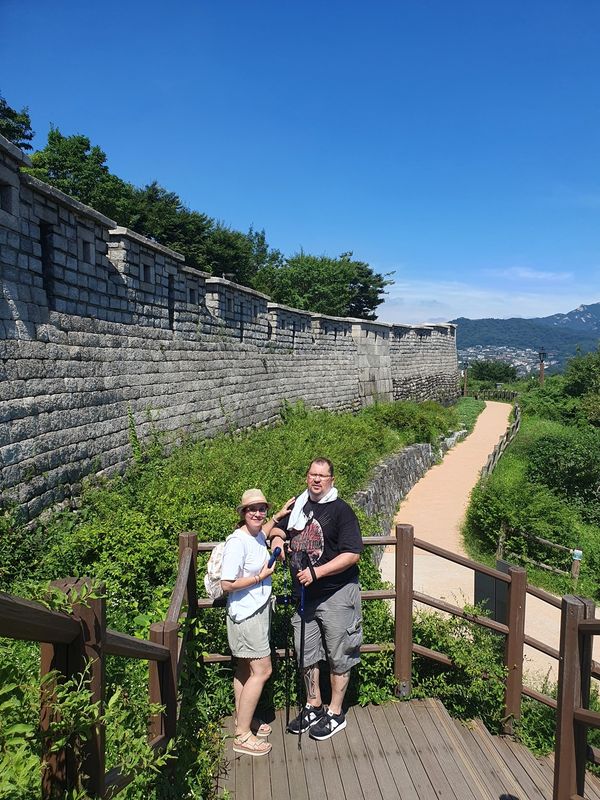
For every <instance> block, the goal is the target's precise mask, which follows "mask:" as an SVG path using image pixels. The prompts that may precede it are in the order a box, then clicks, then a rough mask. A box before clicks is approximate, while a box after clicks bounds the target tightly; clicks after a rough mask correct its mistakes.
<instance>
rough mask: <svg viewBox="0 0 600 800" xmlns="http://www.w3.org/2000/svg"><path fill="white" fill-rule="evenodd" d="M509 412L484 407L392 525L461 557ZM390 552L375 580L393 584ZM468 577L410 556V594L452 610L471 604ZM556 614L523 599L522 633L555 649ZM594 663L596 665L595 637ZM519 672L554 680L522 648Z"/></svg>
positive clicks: (553, 667)
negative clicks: (466, 524)
mask: <svg viewBox="0 0 600 800" xmlns="http://www.w3.org/2000/svg"><path fill="white" fill-rule="evenodd" d="M510 411H511V406H510V405H509V404H508V403H495V402H488V403H487V404H486V407H485V410H484V411H483V412H482V413H481V414H480V415H479V418H478V420H477V424H476V426H475V429H474V431H473V433H472V434H471V435H470V436H468V437H467V438H466V439H465V440H464V441H463V442H460V443H459V444H457V445H456V447H454V448H453V449H452V450H450V451H449V452H448V453H447V454H446V456H445V458H444V460H443V461H442V462H441V463H440V464H436V465H435V466H434V467H432V468H431V469H430V470H429V471H428V472H427V473H426V474H425V475H424V476H423V478H421V480H420V481H419V482H418V483H417V484H416V486H415V487H414V488H413V489H412V490H411V491H410V492H409V494H408V495H407V496H406V498H405V499H404V500H403V501H402V504H401V506H400V510H399V512H398V514H397V516H396V519H395V524H397V523H403V524H409V525H413V526H414V529H415V536H417V537H418V538H419V539H425V540H426V541H428V542H432V543H433V544H436V545H438V546H440V547H443V548H445V549H446V550H450V551H452V552H454V553H461V554H463V555H467V553H466V552H465V550H464V548H463V544H462V539H461V534H460V530H461V526H462V523H463V520H464V516H465V512H466V509H467V506H468V503H469V495H470V493H471V490H472V489H473V487H474V486H475V484H476V483H477V481H478V479H479V472H480V470H481V468H482V467H483V466H484V465H485V463H486V461H487V457H488V455H489V454H490V453H491V451H492V450H493V449H494V446H495V445H496V444H497V442H498V440H499V438H500V437H501V436H502V434H503V433H504V431H505V430H506V427H507V424H508V418H509V415H510ZM394 550H395V548H393V547H388V548H387V550H386V552H385V553H384V555H383V558H382V560H381V565H380V566H381V574H382V576H383V578H384V579H385V580H387V581H390V583H393V582H394ZM473 576H474V573H473V571H472V570H470V569H467V568H466V567H461V566H459V565H456V564H452V563H451V562H449V561H446V560H444V559H440V558H438V557H437V556H434V555H431V554H430V553H425V552H424V551H422V550H418V549H416V550H415V566H414V589H415V590H416V591H419V592H423V593H424V594H428V595H431V596H432V597H437V598H442V599H445V600H448V601H449V602H452V603H455V604H456V605H460V606H463V605H465V603H473V602H474V577H473ZM559 631H560V612H559V610H558V609H555V608H553V607H552V606H549V605H548V604H547V603H544V602H542V601H541V600H537V599H536V598H535V597H531V596H530V595H528V596H527V609H526V616H525V632H526V633H527V634H529V635H530V636H533V637H534V638H535V639H538V640H541V641H543V642H545V643H546V644H549V645H550V646H551V647H555V648H556V649H558V641H559ZM595 638H596V646H595V647H594V658H595V659H596V660H597V661H599V660H600V637H595ZM525 672H526V673H527V674H528V675H529V676H530V678H534V677H535V678H536V679H538V680H541V679H543V678H544V677H545V676H546V675H548V674H549V676H550V677H551V679H552V680H556V679H557V677H558V665H557V661H556V660H555V659H553V658H550V657H549V656H546V655H544V654H542V653H539V652H538V651H537V650H533V649H532V648H529V647H527V646H526V647H525Z"/></svg>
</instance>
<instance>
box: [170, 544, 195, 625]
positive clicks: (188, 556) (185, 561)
mask: <svg viewBox="0 0 600 800" xmlns="http://www.w3.org/2000/svg"><path fill="white" fill-rule="evenodd" d="M192 557H193V553H192V548H191V547H186V548H185V549H184V551H183V554H182V557H181V561H180V562H179V572H178V573H177V580H176V581H175V586H174V588H173V593H172V594H171V602H170V603H169V610H168V611H167V622H179V617H180V616H181V607H182V606H183V601H184V599H185V593H186V589H187V584H188V579H189V574H190V566H191V564H192Z"/></svg>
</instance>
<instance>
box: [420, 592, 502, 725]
mask: <svg viewBox="0 0 600 800" xmlns="http://www.w3.org/2000/svg"><path fill="white" fill-rule="evenodd" d="M467 610H471V611H473V612H474V611H475V609H474V608H472V609H467ZM479 613H481V611H479ZM413 642H414V643H415V644H420V645H423V646H424V647H428V648H430V649H431V650H437V651H438V652H441V653H443V654H444V655H447V656H448V657H449V658H450V659H452V661H453V664H454V666H453V667H446V666H444V665H443V664H439V663H437V662H435V661H431V660H430V659H427V658H420V657H416V658H415V659H414V660H413V691H412V695H411V697H438V698H439V699H440V700H441V701H442V703H443V704H444V705H445V706H446V708H447V709H448V711H449V712H450V714H452V715H453V716H455V717H459V718H461V719H473V718H474V717H480V718H481V719H482V720H483V722H484V723H485V725H486V726H487V727H488V728H489V729H490V730H492V731H493V730H497V729H498V728H499V725H500V721H501V718H502V714H503V706H504V678H505V669H504V667H503V665H502V648H503V644H504V642H503V640H502V639H501V638H500V637H498V636H497V635H495V634H493V633H492V632H491V631H489V630H487V629H486V628H482V627H481V626H480V625H476V624H475V623H472V622H469V621H468V620H464V619H460V618H458V617H450V618H449V619H446V618H444V617H442V616H441V615H440V614H437V613H435V612H430V611H422V610H419V611H417V612H416V614H415V618H414V622H413Z"/></svg>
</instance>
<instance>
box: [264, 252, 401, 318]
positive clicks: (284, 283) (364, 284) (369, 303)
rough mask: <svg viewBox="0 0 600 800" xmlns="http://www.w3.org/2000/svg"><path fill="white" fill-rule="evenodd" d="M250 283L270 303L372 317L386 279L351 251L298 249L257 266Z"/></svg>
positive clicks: (343, 314)
mask: <svg viewBox="0 0 600 800" xmlns="http://www.w3.org/2000/svg"><path fill="white" fill-rule="evenodd" d="M252 283H253V286H254V287H255V288H256V289H259V290H260V291H262V292H265V294H268V295H270V296H271V297H272V299H273V300H274V302H276V303H283V304H284V305H288V306H292V307H294V308H302V309H305V310H307V311H316V312H319V313H321V314H331V315H333V316H339V317H342V316H350V317H358V318H360V319H376V315H375V309H376V308H377V306H378V305H379V304H380V303H382V302H383V297H382V295H383V293H384V290H385V287H386V286H387V285H388V283H389V281H386V279H385V277H384V276H383V275H379V274H377V273H376V272H374V271H373V269H372V268H371V267H370V266H369V265H368V264H367V263H365V262H364V261H355V260H353V258H352V253H350V252H349V253H342V254H341V255H340V256H338V257H337V258H329V257H328V256H311V255H308V254H307V253H304V252H302V251H301V252H300V253H297V254H296V255H294V256H292V257H291V258H289V259H287V260H286V261H282V262H279V263H276V264H269V265H267V266H265V267H263V268H262V269H259V270H258V272H257V273H256V276H255V278H254V280H253V282H252Z"/></svg>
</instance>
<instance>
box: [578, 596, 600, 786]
mask: <svg viewBox="0 0 600 800" xmlns="http://www.w3.org/2000/svg"><path fill="white" fill-rule="evenodd" d="M580 599H581V602H582V603H583V606H584V618H585V619H594V618H595V617H596V605H595V603H594V601H593V600H586V599H584V598H580ZM593 648H594V637H593V636H579V685H580V687H581V695H580V699H579V702H580V704H581V707H582V708H589V707H590V688H591V683H592V661H593V658H592V651H593ZM587 734H588V726H587V725H583V724H582V723H580V722H579V723H577V724H576V725H575V731H574V735H575V781H576V783H577V793H578V794H579V795H581V797H583V796H584V791H585V768H586V764H587Z"/></svg>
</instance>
